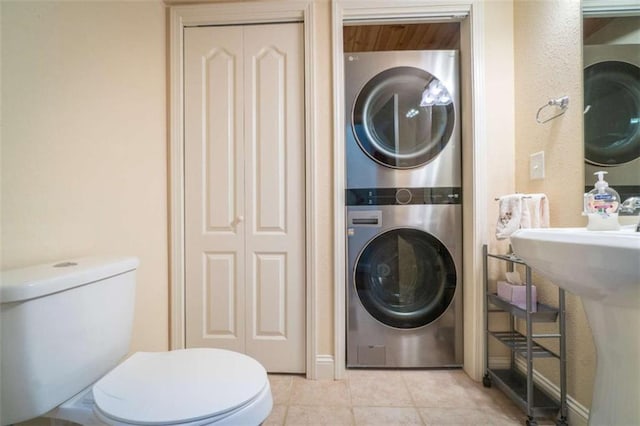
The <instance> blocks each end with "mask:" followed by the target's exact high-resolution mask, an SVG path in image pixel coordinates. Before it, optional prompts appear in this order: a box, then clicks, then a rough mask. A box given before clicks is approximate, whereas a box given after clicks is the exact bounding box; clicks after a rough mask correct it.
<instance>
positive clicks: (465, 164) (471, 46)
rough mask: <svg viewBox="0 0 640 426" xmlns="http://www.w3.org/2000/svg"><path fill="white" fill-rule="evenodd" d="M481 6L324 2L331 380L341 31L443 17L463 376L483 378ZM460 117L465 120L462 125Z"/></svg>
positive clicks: (338, 289) (341, 296)
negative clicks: (447, 24) (455, 41)
mask: <svg viewBox="0 0 640 426" xmlns="http://www.w3.org/2000/svg"><path fill="white" fill-rule="evenodd" d="M482 2H483V0H443V1H442V2H438V3H436V4H429V3H428V2H425V1H415V0H395V1H393V2H389V1H385V0H371V1H361V0H334V1H333V2H332V14H331V19H332V22H331V24H332V38H333V45H332V57H333V83H334V84H333V90H334V92H333V99H334V110H333V113H334V115H333V123H334V128H333V140H334V144H333V155H334V158H333V168H334V190H333V194H334V198H333V203H334V206H333V208H334V227H335V229H334V274H335V275H334V282H335V290H334V339H335V340H334V348H335V350H334V376H335V378H336V379H341V378H344V377H345V373H346V366H345V349H346V328H345V327H346V324H345V318H346V294H345V292H346V277H345V269H344V262H345V259H346V257H345V256H346V253H345V251H346V234H345V229H346V228H345V213H344V206H345V192H344V188H345V183H346V179H345V170H344V165H345V154H344V152H345V136H344V129H345V118H344V117H345V111H344V60H343V56H344V55H343V53H344V51H343V39H342V27H343V25H344V24H374V23H375V24H381V23H389V24H391V23H397V22H410V23H420V22H433V21H438V20H439V21H442V19H443V18H444V17H447V16H448V17H454V18H455V17H466V18H465V19H464V20H462V21H461V28H460V31H461V40H460V42H461V50H462V49H465V50H466V52H467V54H466V55H465V57H463V56H462V55H461V58H460V59H461V79H460V85H461V99H462V100H463V101H462V108H461V109H462V114H463V120H464V122H465V123H466V125H465V126H463V128H462V138H463V141H465V140H466V141H468V142H466V143H464V144H463V150H462V170H463V171H462V182H463V184H462V187H463V190H462V194H463V229H464V230H465V232H464V239H463V260H462V263H463V282H462V284H463V295H462V296H463V312H464V314H463V315H464V321H463V330H464V363H463V368H464V370H465V372H466V373H467V374H468V375H469V376H470V377H471V378H473V379H474V380H476V381H479V380H480V379H481V377H482V374H483V372H484V371H483V370H484V343H483V336H484V334H483V329H482V322H481V321H474V319H476V318H481V315H482V311H483V307H482V303H483V295H482V286H480V285H477V282H476V279H477V277H482V244H484V243H485V242H486V240H487V230H486V229H485V228H486V226H485V224H486V223H487V213H486V210H487V188H486V180H487V165H486V149H487V148H486V147H487V140H486V130H485V120H484V116H485V114H486V111H483V110H482V104H481V102H480V101H481V100H482V99H484V97H485V95H486V94H485V88H484V67H485V63H484V55H485V53H484V52H485V50H484V6H483V4H482ZM467 117H468V118H467Z"/></svg>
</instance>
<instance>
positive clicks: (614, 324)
mask: <svg viewBox="0 0 640 426" xmlns="http://www.w3.org/2000/svg"><path fill="white" fill-rule="evenodd" d="M634 231H635V227H632V226H629V227H624V228H623V229H621V230H619V231H587V230H586V228H545V229H521V230H519V231H516V232H515V233H513V234H512V235H511V245H512V247H513V251H514V253H515V254H516V255H518V257H520V258H521V259H522V260H524V261H525V262H526V263H527V265H529V266H530V267H531V268H532V269H533V270H534V271H536V272H537V273H539V274H540V275H542V276H545V277H546V278H548V279H549V280H551V281H552V282H553V283H554V284H556V285H557V286H559V287H561V288H563V289H565V290H566V291H569V292H571V293H574V294H576V295H577V296H580V297H581V299H582V303H583V306H584V310H585V313H586V314H587V319H588V321H589V325H590V327H591V331H592V333H593V340H594V343H595V346H596V354H597V365H596V377H595V382H594V394H593V399H592V403H591V410H590V414H589V424H591V425H627V424H629V425H632V424H637V422H638V420H639V419H640V405H639V404H638V401H640V333H638V329H640V233H638V232H634Z"/></svg>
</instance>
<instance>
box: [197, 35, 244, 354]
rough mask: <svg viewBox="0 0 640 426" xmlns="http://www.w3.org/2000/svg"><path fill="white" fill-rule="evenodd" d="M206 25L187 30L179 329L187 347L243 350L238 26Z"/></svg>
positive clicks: (239, 47) (242, 172) (240, 42)
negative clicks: (181, 314) (182, 281)
mask: <svg viewBox="0 0 640 426" xmlns="http://www.w3.org/2000/svg"><path fill="white" fill-rule="evenodd" d="M206 30H207V31H199V29H197V28H189V29H187V30H185V52H184V53H185V54H184V61H185V64H184V73H185V87H184V93H185V103H184V114H185V146H184V149H185V282H186V294H185V317H186V318H185V320H186V330H185V332H186V340H187V346H188V347H207V346H210V347H217V348H223V349H229V350H234V351H240V352H242V351H244V340H245V318H244V304H245V289H244V287H243V286H242V285H241V284H242V283H243V282H244V274H245V267H244V257H243V256H242V255H241V253H242V252H243V250H244V236H245V232H244V227H242V226H238V225H240V223H239V222H238V218H239V216H240V212H242V211H243V210H244V198H243V197H242V191H243V187H244V181H243V175H244V162H243V160H242V157H243V155H244V152H243V145H242V139H241V135H242V132H243V128H242V121H240V120H238V119H237V117H242V103H241V102H240V101H239V100H240V99H242V96H243V86H242V80H241V79H238V77H237V73H238V69H242V66H243V57H242V29H241V28H234V27H225V28H213V27H212V28H206ZM238 136H240V139H239V138H238Z"/></svg>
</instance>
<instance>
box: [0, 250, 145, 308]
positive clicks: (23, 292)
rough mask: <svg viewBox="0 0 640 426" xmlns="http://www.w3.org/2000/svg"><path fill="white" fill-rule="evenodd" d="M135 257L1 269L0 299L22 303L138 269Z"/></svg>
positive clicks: (92, 258) (72, 261)
mask: <svg viewBox="0 0 640 426" xmlns="http://www.w3.org/2000/svg"><path fill="white" fill-rule="evenodd" d="M138 264H139V261H138V259H137V258H136V257H124V256H92V257H81V258H76V259H69V260H64V261H59V262H53V263H46V264H42V265H35V266H28V267H25V268H19V269H11V270H7V271H2V273H1V275H0V302H1V303H10V302H24V301H26V300H29V299H34V298H36V297H42V296H47V295H49V294H53V293H58V292H60V291H64V290H68V289H70V288H74V287H80V286H82V285H85V284H89V283H92V282H95V281H100V280H103V279H106V278H110V277H113V276H116V275H120V274H123V273H125V272H129V271H133V270H135V269H137V267H138Z"/></svg>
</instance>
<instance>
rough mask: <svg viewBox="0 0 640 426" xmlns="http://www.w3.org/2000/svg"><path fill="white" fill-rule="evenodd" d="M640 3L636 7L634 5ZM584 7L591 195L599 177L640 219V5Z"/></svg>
mask: <svg viewBox="0 0 640 426" xmlns="http://www.w3.org/2000/svg"><path fill="white" fill-rule="evenodd" d="M634 3H635V2H634ZM634 3H630V2H628V1H606V2H603V1H597V0H591V1H588V0H585V1H584V2H583V60H584V80H583V81H584V157H585V162H584V171H585V174H584V175H585V192H586V191H589V190H591V189H592V188H593V184H594V182H595V179H596V177H595V176H594V172H596V171H598V170H604V171H606V172H607V175H606V176H605V180H607V181H608V182H609V185H610V186H611V187H612V188H614V189H615V190H616V191H617V192H618V193H619V194H620V199H621V201H622V206H621V208H620V215H640V6H638V5H637V4H634Z"/></svg>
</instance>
